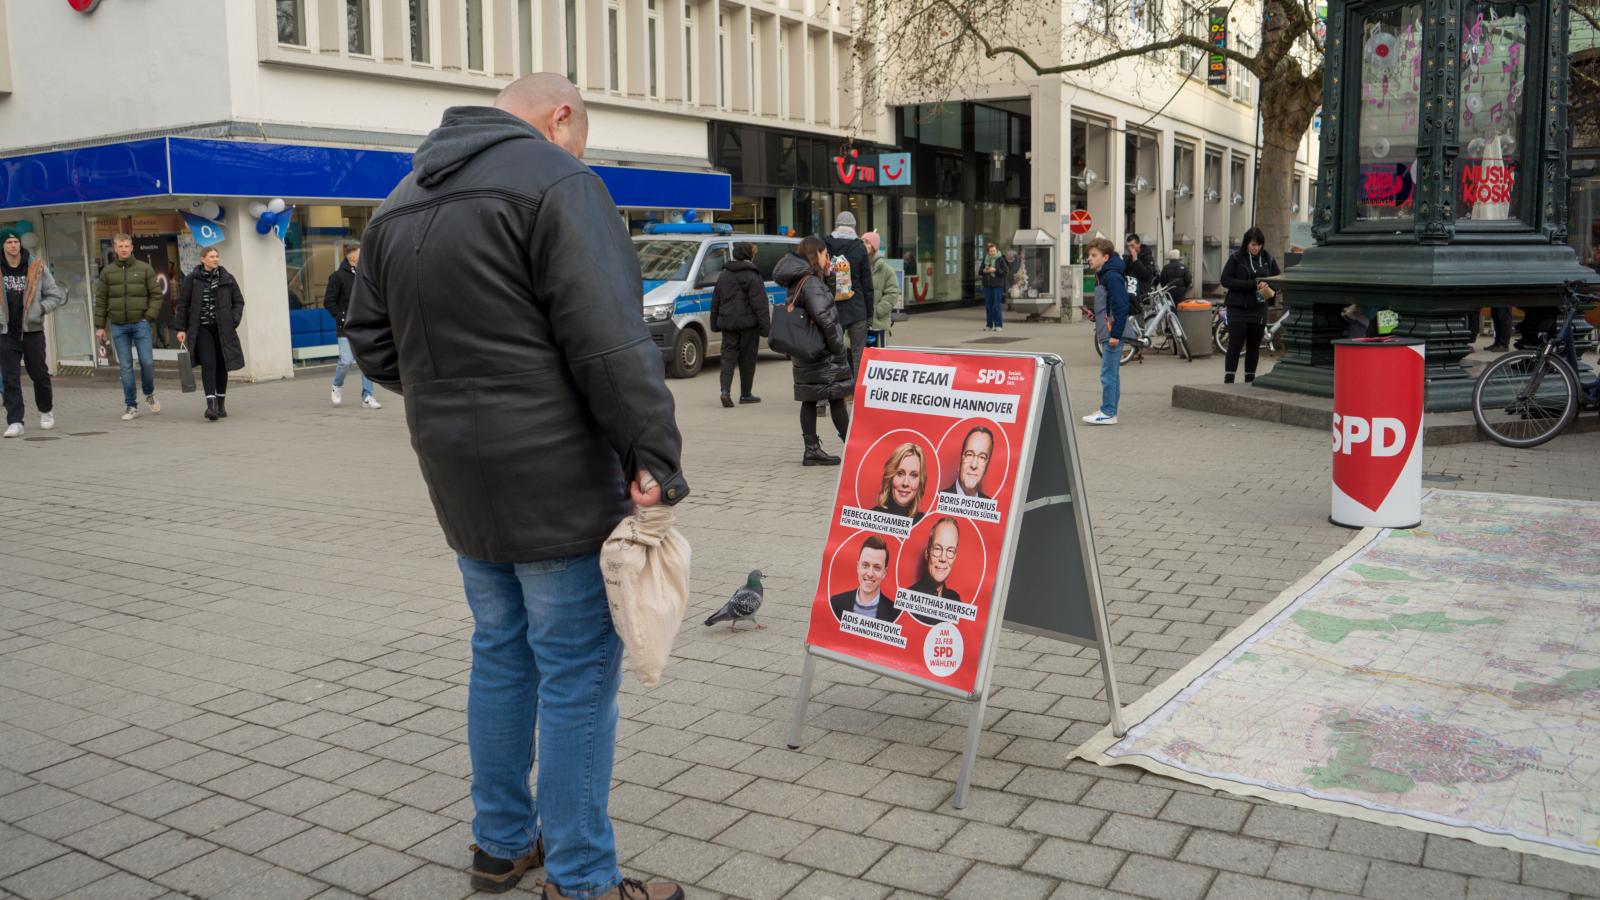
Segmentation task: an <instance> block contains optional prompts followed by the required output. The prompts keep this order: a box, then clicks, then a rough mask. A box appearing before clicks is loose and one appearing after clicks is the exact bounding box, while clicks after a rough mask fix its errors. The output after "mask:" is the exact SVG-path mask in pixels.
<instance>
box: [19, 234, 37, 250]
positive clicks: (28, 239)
mask: <svg viewBox="0 0 1600 900" xmlns="http://www.w3.org/2000/svg"><path fill="white" fill-rule="evenodd" d="M22 246H23V247H24V248H25V249H28V250H37V249H39V235H38V234H36V233H34V232H32V231H30V232H28V233H27V234H24V235H22Z"/></svg>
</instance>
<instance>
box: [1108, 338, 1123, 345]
mask: <svg viewBox="0 0 1600 900" xmlns="http://www.w3.org/2000/svg"><path fill="white" fill-rule="evenodd" d="M1120 343H1122V342H1121V341H1119V340H1117V339H1116V338H1111V339H1109V340H1107V341H1106V346H1108V347H1116V346H1117V345H1118V344H1120Z"/></svg>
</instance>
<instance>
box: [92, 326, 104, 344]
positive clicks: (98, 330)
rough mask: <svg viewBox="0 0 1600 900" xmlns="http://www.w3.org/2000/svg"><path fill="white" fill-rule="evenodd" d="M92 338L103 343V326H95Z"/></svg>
mask: <svg viewBox="0 0 1600 900" xmlns="http://www.w3.org/2000/svg"><path fill="white" fill-rule="evenodd" d="M94 339H95V340H97V341H99V342H101V343H105V340H106V330H105V329H104V328H96V329H95V330H94Z"/></svg>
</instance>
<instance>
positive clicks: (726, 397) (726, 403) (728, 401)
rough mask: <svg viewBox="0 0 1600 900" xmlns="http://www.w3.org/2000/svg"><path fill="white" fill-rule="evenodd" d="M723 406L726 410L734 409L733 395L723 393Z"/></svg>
mask: <svg viewBox="0 0 1600 900" xmlns="http://www.w3.org/2000/svg"><path fill="white" fill-rule="evenodd" d="M722 405H723V407H724V408H726V409H733V395H732V394H729V393H728V392H727V391H723V392H722Z"/></svg>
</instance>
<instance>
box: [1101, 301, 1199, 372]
mask: <svg viewBox="0 0 1600 900" xmlns="http://www.w3.org/2000/svg"><path fill="white" fill-rule="evenodd" d="M1145 300H1146V304H1145V307H1144V311H1143V312H1144V314H1143V315H1142V316H1130V317H1129V321H1130V322H1132V323H1133V330H1134V333H1135V334H1136V335H1138V337H1137V338H1136V340H1135V341H1133V342H1125V343H1124V346H1123V347H1122V348H1121V350H1122V361H1121V362H1120V363H1118V365H1123V366H1125V365H1127V364H1128V362H1129V361H1130V360H1133V359H1136V358H1138V355H1139V354H1140V353H1141V352H1142V351H1143V350H1145V349H1147V348H1149V349H1153V350H1155V351H1156V352H1157V353H1165V352H1166V351H1167V350H1169V349H1170V350H1172V351H1173V353H1175V354H1177V355H1178V356H1181V357H1183V358H1184V360H1185V361H1192V360H1193V358H1192V357H1191V356H1190V354H1189V336H1188V335H1187V334H1185V333H1184V331H1183V323H1182V322H1180V321H1179V320H1178V306H1177V304H1176V303H1175V302H1174V301H1173V299H1172V291H1171V290H1170V289H1169V288H1167V287H1158V288H1155V289H1153V290H1152V291H1150V293H1149V295H1148V296H1147V297H1146V298H1145ZM1130 344H1131V345H1130ZM1094 352H1095V354H1096V355H1097V356H1103V355H1105V349H1104V348H1102V347H1101V346H1100V341H1099V340H1095V342H1094Z"/></svg>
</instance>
